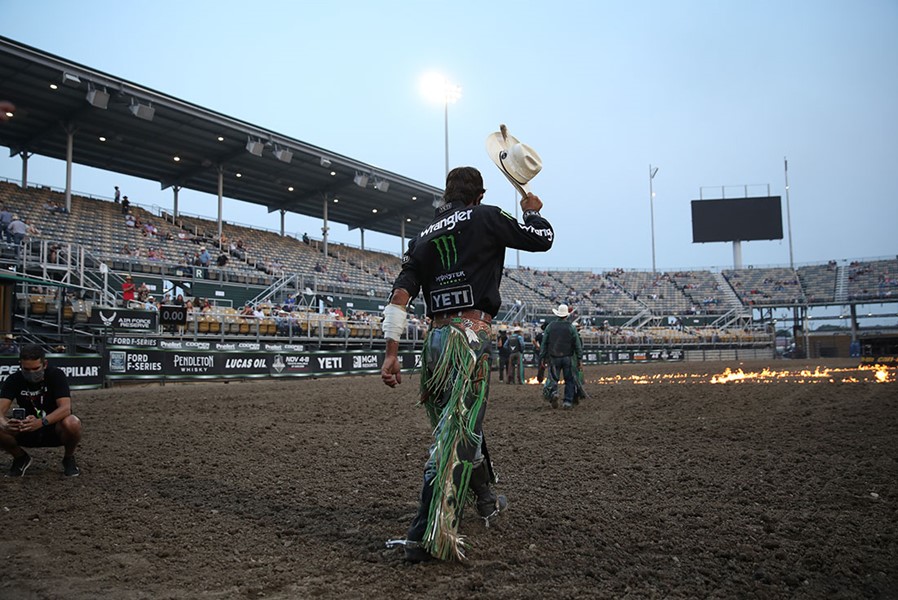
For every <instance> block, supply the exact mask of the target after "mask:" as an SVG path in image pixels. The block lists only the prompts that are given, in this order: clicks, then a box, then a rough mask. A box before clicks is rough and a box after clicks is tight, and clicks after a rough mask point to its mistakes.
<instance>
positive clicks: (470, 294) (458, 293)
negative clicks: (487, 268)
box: [430, 285, 474, 312]
mask: <svg viewBox="0 0 898 600" xmlns="http://www.w3.org/2000/svg"><path fill="white" fill-rule="evenodd" d="M469 306H474V291H473V290H472V289H471V286H470V285H463V286H461V287H454V288H444V289H440V290H434V291H432V292H430V309H431V311H433V312H443V311H447V310H458V309H460V308H467V307H469Z"/></svg>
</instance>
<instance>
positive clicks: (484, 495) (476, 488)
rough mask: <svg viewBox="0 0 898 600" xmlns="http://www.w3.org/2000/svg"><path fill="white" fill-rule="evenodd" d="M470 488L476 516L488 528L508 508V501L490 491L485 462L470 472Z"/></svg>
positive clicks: (487, 469)
mask: <svg viewBox="0 0 898 600" xmlns="http://www.w3.org/2000/svg"><path fill="white" fill-rule="evenodd" d="M470 487H471V490H472V491H473V492H474V495H475V496H476V497H477V501H476V505H477V514H478V515H479V516H480V518H481V519H483V524H484V526H485V527H489V526H490V522H491V521H492V520H494V519H495V518H496V517H498V516H499V513H501V512H503V511H504V510H505V509H506V508H508V499H506V498H505V496H502V495H498V496H497V495H496V494H494V493H493V490H492V489H490V473H489V468H488V467H487V464H486V461H483V462H482V463H480V465H479V466H478V467H477V468H476V469H474V470H473V471H471V482H470Z"/></svg>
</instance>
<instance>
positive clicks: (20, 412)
mask: <svg viewBox="0 0 898 600" xmlns="http://www.w3.org/2000/svg"><path fill="white" fill-rule="evenodd" d="M12 418H13V419H18V420H19V421H24V420H25V409H24V408H14V409H12Z"/></svg>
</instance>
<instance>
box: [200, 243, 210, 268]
mask: <svg viewBox="0 0 898 600" xmlns="http://www.w3.org/2000/svg"><path fill="white" fill-rule="evenodd" d="M197 258H198V259H199V263H198V264H199V265H200V266H201V267H208V266H209V263H210V262H211V261H212V257H211V256H210V255H209V251H208V250H206V247H205V246H200V253H199V256H198V257H197Z"/></svg>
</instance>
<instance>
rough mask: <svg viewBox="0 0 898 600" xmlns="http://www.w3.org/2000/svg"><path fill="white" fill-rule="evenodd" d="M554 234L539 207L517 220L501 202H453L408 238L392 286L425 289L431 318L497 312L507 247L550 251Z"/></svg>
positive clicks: (414, 293) (410, 290)
mask: <svg viewBox="0 0 898 600" xmlns="http://www.w3.org/2000/svg"><path fill="white" fill-rule="evenodd" d="M554 237H555V233H554V231H553V230H552V226H551V225H550V224H549V222H548V221H546V220H545V219H544V218H543V217H542V216H540V214H539V213H538V212H535V211H527V212H525V213H524V222H523V223H518V222H517V221H516V220H515V218H514V217H513V216H511V215H510V214H508V213H507V212H505V211H503V210H502V209H500V208H499V207H497V206H489V205H483V204H481V205H479V206H462V205H461V204H460V203H450V204H447V205H446V206H443V207H442V208H441V209H439V210H438V211H437V214H436V215H435V216H434V219H433V221H432V222H431V224H430V225H429V226H428V227H425V228H424V230H423V231H421V233H420V234H418V237H417V238H415V239H413V240H411V241H410V242H409V245H408V250H407V251H406V253H405V255H404V256H403V257H402V271H401V272H400V273H399V276H398V277H397V278H396V281H395V282H394V283H393V289H394V290H395V289H404V290H406V291H407V292H408V293H409V295H410V296H411V297H412V298H415V297H416V296H417V295H418V293H419V292H420V291H422V290H423V292H424V302H425V304H426V305H427V315H428V316H431V317H432V316H433V315H434V314H436V313H441V312H446V311H457V310H467V309H477V310H482V311H483V312H485V313H489V314H490V315H492V316H496V314H497V313H498V312H499V306H500V305H501V303H502V299H501V297H500V296H499V282H500V281H501V280H502V266H503V265H504V264H505V249H506V248H517V249H519V250H529V251H533V252H545V251H546V250H548V249H549V248H551V247H552V241H553V239H554Z"/></svg>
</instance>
